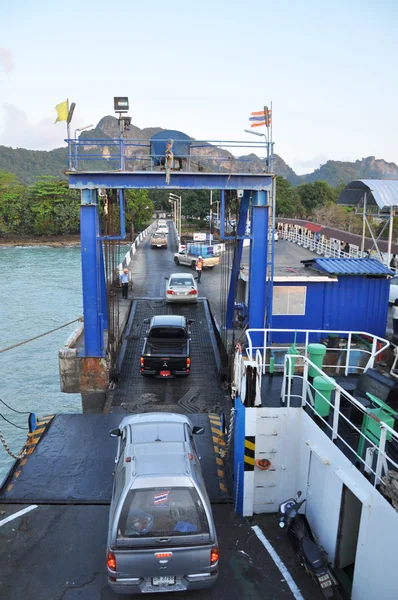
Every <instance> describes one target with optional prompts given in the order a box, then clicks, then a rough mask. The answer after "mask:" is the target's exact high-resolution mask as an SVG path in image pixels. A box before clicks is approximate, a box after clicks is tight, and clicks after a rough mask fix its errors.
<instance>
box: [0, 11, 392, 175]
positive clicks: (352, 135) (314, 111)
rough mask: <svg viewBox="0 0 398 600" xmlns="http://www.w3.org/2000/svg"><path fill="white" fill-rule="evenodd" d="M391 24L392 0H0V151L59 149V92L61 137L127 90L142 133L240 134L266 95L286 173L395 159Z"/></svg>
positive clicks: (94, 118) (108, 109)
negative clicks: (70, 112)
mask: <svg viewBox="0 0 398 600" xmlns="http://www.w3.org/2000/svg"><path fill="white" fill-rule="evenodd" d="M397 25H398V3H397V2H391V0H379V1H378V2H377V3H375V2H373V1H372V2H371V1H370V0H348V1H347V0H335V1H334V2H329V1H325V0H318V1H315V0H301V1H300V2H299V1H298V0H278V2H276V1H275V2H269V3H268V2H265V1H264V0H245V1H244V0H239V1H237V0H200V1H199V2H197V1H193V0H191V1H189V0H183V1H182V0H173V1H172V2H165V1H164V0H152V1H151V2H143V1H142V0H140V1H137V0H127V2H126V1H124V2H123V3H121V4H120V6H118V4H117V3H115V4H113V3H111V2H109V1H105V0H68V2H64V3H59V2H58V3H57V2H54V0H18V2H13V3H11V2H6V1H5V0H1V1H0V145H4V146H11V147H13V148H16V147H20V148H29V149H33V150H50V149H52V148H58V147H60V146H63V145H64V139H65V138H66V127H65V122H60V123H57V124H54V121H55V119H56V112H55V105H56V104H58V103H60V102H62V101H64V100H66V99H67V98H68V99H69V101H70V102H75V103H76V109H75V113H74V117H73V121H72V124H71V129H72V133H74V129H77V128H79V127H84V126H86V125H90V124H93V125H96V124H97V123H98V121H99V120H100V119H101V118H102V117H104V116H105V115H113V114H114V112H113V97H114V96H128V97H129V101H130V112H129V115H130V116H131V118H132V123H133V124H134V125H136V126H138V127H140V128H143V127H162V128H167V129H177V130H179V131H183V132H185V133H187V134H188V135H190V136H191V137H194V138H195V139H202V140H204V139H205V140H216V139H217V140H246V141H249V140H254V139H255V138H254V136H251V135H250V134H247V133H245V132H244V129H247V128H248V127H249V121H248V118H249V114H250V112H251V111H258V110H261V109H262V107H263V106H264V105H268V106H270V103H271V102H272V108H273V141H274V142H275V152H276V153H277V154H278V155H279V156H281V157H282V158H283V159H284V160H285V161H286V162H287V163H288V165H289V166H290V167H292V168H293V169H294V170H295V171H296V172H297V173H298V174H302V173H309V172H311V171H313V170H314V169H316V168H318V167H319V166H320V164H323V163H325V162H326V161H327V160H343V161H354V160H357V159H359V160H360V159H361V158H363V157H366V156H375V157H376V158H383V159H384V160H386V161H388V162H395V163H396V164H398V144H397V143H396V140H397V138H398V123H397V97H398V77H397V58H398V36H397V35H396V31H397ZM256 131H262V128H257V129H256Z"/></svg>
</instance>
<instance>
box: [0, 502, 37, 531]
mask: <svg viewBox="0 0 398 600" xmlns="http://www.w3.org/2000/svg"><path fill="white" fill-rule="evenodd" d="M35 508H37V504H32V505H31V506H27V507H26V508H23V509H22V510H19V511H18V512H16V513H14V514H13V515H10V516H9V517H7V518H5V519H3V520H2V521H0V527H2V526H3V525H5V524H6V523H9V522H10V521H13V520H14V519H18V517H22V515H25V514H26V513H28V512H30V511H31V510H34V509H35Z"/></svg>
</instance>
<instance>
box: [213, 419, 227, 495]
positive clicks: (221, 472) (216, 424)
mask: <svg viewBox="0 0 398 600" xmlns="http://www.w3.org/2000/svg"><path fill="white" fill-rule="evenodd" d="M209 421H210V427H211V435H212V438H213V446H214V452H215V455H216V463H217V476H218V484H219V486H220V490H221V491H222V492H224V493H225V494H227V493H228V488H227V484H226V481H225V469H224V461H223V459H222V458H221V455H222V452H223V451H225V449H226V444H225V438H224V432H223V431H221V419H220V417H219V416H218V415H214V414H211V415H209Z"/></svg>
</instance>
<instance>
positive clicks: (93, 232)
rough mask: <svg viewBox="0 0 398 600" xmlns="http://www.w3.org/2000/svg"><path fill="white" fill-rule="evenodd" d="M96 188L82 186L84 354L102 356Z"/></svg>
mask: <svg viewBox="0 0 398 600" xmlns="http://www.w3.org/2000/svg"><path fill="white" fill-rule="evenodd" d="M99 237H100V226H99V208H98V201H97V190H86V189H85V190H82V196H81V207H80V238H81V256H82V280H83V314H84V356H85V357H88V356H90V357H94V356H97V357H101V356H104V355H105V352H104V322H103V313H102V310H103V302H102V301H101V295H102V294H101V290H102V289H103V286H102V285H101V279H102V275H101V274H102V273H104V271H103V270H102V269H101V264H103V261H102V260H101V258H102V256H101V242H100V239H99Z"/></svg>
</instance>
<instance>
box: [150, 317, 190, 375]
mask: <svg viewBox="0 0 398 600" xmlns="http://www.w3.org/2000/svg"><path fill="white" fill-rule="evenodd" d="M189 325H190V323H189V322H188V321H187V320H186V319H185V317H181V316H179V315H159V316H156V317H153V318H152V319H151V320H150V327H149V329H148V331H147V335H146V338H145V340H144V346H143V349H142V352H141V358H140V370H141V375H143V376H144V377H147V376H152V377H160V378H162V379H163V378H172V377H177V376H184V377H187V376H188V375H189V374H190V372H191V357H190V329H189Z"/></svg>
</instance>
